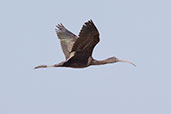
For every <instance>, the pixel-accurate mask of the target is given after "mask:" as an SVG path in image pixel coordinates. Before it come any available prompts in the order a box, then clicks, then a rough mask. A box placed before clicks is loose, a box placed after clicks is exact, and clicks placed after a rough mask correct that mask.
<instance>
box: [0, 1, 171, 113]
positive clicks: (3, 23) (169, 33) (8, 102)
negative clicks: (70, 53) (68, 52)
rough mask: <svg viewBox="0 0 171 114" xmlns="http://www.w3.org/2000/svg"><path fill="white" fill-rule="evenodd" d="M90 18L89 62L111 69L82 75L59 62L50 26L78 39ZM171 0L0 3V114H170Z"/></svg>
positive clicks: (83, 71) (60, 55) (98, 68)
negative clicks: (96, 38)
mask: <svg viewBox="0 0 171 114" xmlns="http://www.w3.org/2000/svg"><path fill="white" fill-rule="evenodd" d="M88 19H92V20H93V21H94V23H95V24H96V26H97V28H98V30H99V32H100V38H101V41H100V43H99V44H98V45H97V46H96V48H95V50H94V53H93V56H94V57H95V58H96V59H105V58H107V57H111V56H116V57H118V58H122V59H125V60H130V61H132V62H134V63H136V65H137V67H136V68H135V67H133V66H131V65H129V64H124V63H117V64H111V65H104V66H92V67H88V68H85V69H70V68H51V69H39V70H34V69H33V68H34V67H35V66H36V65H40V64H54V63H58V62H61V61H63V60H64V55H63V53H62V50H61V48H60V44H59V40H58V39H57V36H56V33H55V30H54V29H55V25H56V24H57V23H60V22H62V23H63V24H64V25H65V26H66V27H67V28H68V29H69V30H71V31H72V32H74V33H75V34H78V33H79V31H80V28H81V27H82V25H83V23H84V22H86V21H87V20H88ZM170 49H171V1H169V0H117V1H115V0H111V1H110V0H84V1H81V0H70V1H69V0H47V1H42V0H27V1H24V0H13V1H12V0H2V1H0V52H1V54H0V55H1V59H0V63H1V65H0V68H1V72H0V114H171V67H170V64H171V60H170V59H171V52H170Z"/></svg>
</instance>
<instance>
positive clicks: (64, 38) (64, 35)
mask: <svg viewBox="0 0 171 114" xmlns="http://www.w3.org/2000/svg"><path fill="white" fill-rule="evenodd" d="M56 27H57V28H56V34H57V36H58V38H59V39H60V43H61V47H62V50H63V53H64V55H65V58H66V59H68V57H69V55H70V52H71V50H72V47H73V44H74V42H75V41H76V39H77V36H76V35H75V34H73V33H72V32H70V31H69V30H67V29H66V28H65V27H64V26H63V25H62V24H58V25H57V26H56Z"/></svg>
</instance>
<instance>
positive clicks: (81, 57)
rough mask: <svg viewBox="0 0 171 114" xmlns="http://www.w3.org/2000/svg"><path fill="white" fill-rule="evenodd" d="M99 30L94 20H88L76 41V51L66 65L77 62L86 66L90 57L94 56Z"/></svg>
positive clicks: (74, 50)
mask: <svg viewBox="0 0 171 114" xmlns="http://www.w3.org/2000/svg"><path fill="white" fill-rule="evenodd" d="M99 40H100V39H99V32H98V30H97V28H96V27H95V25H94V23H93V21H92V20H90V21H88V22H86V23H85V24H84V25H83V27H82V29H81V31H80V33H79V37H78V39H77V40H76V41H75V43H74V45H73V47H72V51H71V53H72V52H75V54H74V56H72V57H71V58H70V59H69V60H68V61H67V62H66V63H65V64H64V66H68V65H72V63H73V64H77V65H78V66H86V65H87V64H88V58H89V57H90V56H92V52H93V49H94V47H95V46H96V44H97V43H98V42H99Z"/></svg>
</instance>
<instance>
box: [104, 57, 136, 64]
mask: <svg viewBox="0 0 171 114" xmlns="http://www.w3.org/2000/svg"><path fill="white" fill-rule="evenodd" d="M106 61H108V62H109V63H115V62H124V63H129V64H132V65H133V66H136V65H135V64H134V63H132V62H130V61H126V60H122V59H118V58H116V57H110V58H108V59H106Z"/></svg>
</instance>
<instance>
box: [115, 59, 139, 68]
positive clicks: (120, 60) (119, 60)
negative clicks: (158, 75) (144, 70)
mask: <svg viewBox="0 0 171 114" xmlns="http://www.w3.org/2000/svg"><path fill="white" fill-rule="evenodd" d="M117 60H118V62H124V63H129V64H132V65H133V66H134V67H136V65H135V64H134V63H132V62H130V61H126V60H122V59H117Z"/></svg>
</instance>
